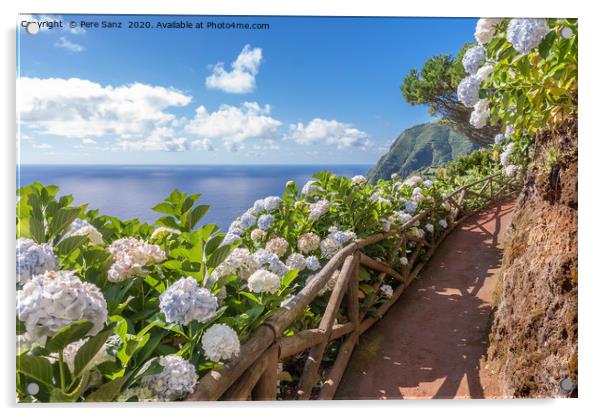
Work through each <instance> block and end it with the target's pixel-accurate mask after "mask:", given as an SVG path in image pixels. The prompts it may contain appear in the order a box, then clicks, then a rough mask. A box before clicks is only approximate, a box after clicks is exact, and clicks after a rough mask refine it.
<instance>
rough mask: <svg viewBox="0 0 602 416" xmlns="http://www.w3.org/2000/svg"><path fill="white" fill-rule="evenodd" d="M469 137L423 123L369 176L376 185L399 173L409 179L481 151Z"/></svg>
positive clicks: (402, 138)
mask: <svg viewBox="0 0 602 416" xmlns="http://www.w3.org/2000/svg"><path fill="white" fill-rule="evenodd" d="M478 148H479V146H478V145H476V144H474V143H473V142H471V141H470V140H469V139H468V138H467V137H466V136H465V135H463V134H461V133H458V132H456V131H454V130H453V129H452V128H451V127H450V126H447V125H445V124H441V123H437V122H433V123H426V124H419V125H417V126H414V127H411V128H409V129H407V130H405V131H404V132H402V133H401V134H400V135H399V137H398V138H397V139H396V140H395V142H394V143H393V144H392V145H391V147H390V149H389V151H388V152H387V153H386V154H385V155H384V156H382V157H381V158H380V160H379V161H378V163H377V164H376V165H375V166H374V167H373V168H372V169H371V170H370V172H369V173H368V179H369V180H370V181H371V182H376V181H378V180H379V179H389V178H390V177H391V174H393V173H398V174H399V175H400V176H402V177H405V176H408V175H410V174H411V173H413V172H416V171H419V170H421V169H423V168H427V167H429V166H439V165H442V164H444V163H446V162H449V161H450V160H454V159H456V158H458V157H459V156H461V155H463V154H466V153H470V152H472V151H473V150H476V149H478Z"/></svg>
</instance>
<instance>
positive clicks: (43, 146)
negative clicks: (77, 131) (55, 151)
mask: <svg viewBox="0 0 602 416" xmlns="http://www.w3.org/2000/svg"><path fill="white" fill-rule="evenodd" d="M32 146H33V148H34V149H40V150H44V149H52V148H53V147H52V145H50V144H48V143H33V144H32Z"/></svg>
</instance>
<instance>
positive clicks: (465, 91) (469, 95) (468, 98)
mask: <svg viewBox="0 0 602 416" xmlns="http://www.w3.org/2000/svg"><path fill="white" fill-rule="evenodd" d="M480 88H481V80H480V79H479V78H477V77H476V76H475V75H469V76H467V77H466V78H464V79H463V80H462V81H460V83H459V84H458V91H457V93H458V100H460V102H461V103H462V104H464V106H466V107H474V105H475V104H476V103H477V102H478V101H479V89H480Z"/></svg>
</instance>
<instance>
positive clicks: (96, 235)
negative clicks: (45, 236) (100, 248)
mask: <svg viewBox="0 0 602 416" xmlns="http://www.w3.org/2000/svg"><path fill="white" fill-rule="evenodd" d="M76 235H85V236H86V237H88V239H89V240H90V242H91V243H92V244H94V245H101V244H102V243H103V240H102V234H101V233H100V232H99V231H98V230H97V229H96V227H94V226H93V225H92V224H90V223H89V222H88V221H86V220H82V219H81V218H76V219H75V220H73V222H72V223H71V225H70V226H69V230H68V231H67V232H66V233H65V235H64V236H63V238H67V237H72V236H76Z"/></svg>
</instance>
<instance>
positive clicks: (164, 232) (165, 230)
mask: <svg viewBox="0 0 602 416" xmlns="http://www.w3.org/2000/svg"><path fill="white" fill-rule="evenodd" d="M171 234H173V235H180V234H181V232H180V230H176V229H175V228H169V227H157V228H155V230H154V231H153V233H152V234H151V240H158V239H160V238H163V237H167V236H168V235H171Z"/></svg>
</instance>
